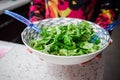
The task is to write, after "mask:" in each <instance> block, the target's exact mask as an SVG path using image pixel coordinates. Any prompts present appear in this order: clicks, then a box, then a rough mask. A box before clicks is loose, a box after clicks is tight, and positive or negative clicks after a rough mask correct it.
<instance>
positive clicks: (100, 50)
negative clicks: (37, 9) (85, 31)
mask: <svg viewBox="0 0 120 80" xmlns="http://www.w3.org/2000/svg"><path fill="white" fill-rule="evenodd" d="M48 19H51V18H48ZM54 19H57V18H54ZM63 19H64V18H63ZM68 19H71V18H68ZM72 19H76V18H72ZM43 20H47V19H43ZM43 20H40V21H43ZM78 20H82V21H88V20H83V19H78ZM40 21H35V22H33V23H34V24H37V23H39V22H40ZM88 22H90V23H93V24H95V25H97V26H99V25H98V24H96V23H94V22H91V21H88ZM99 27H100V26H99ZM27 28H29V27H28V26H27V27H26V28H25V29H24V30H23V31H22V33H21V38H22V41H23V43H24V44H25V46H27V47H28V48H29V49H31V50H32V51H34V52H37V53H40V54H42V55H46V56H51V57H57V58H78V57H85V56H89V55H93V54H97V53H99V52H102V51H103V50H104V49H105V48H107V47H108V45H109V43H110V39H111V37H110V35H109V33H108V31H106V30H105V31H106V32H107V34H108V35H109V39H108V40H109V41H108V42H107V44H106V46H104V47H103V48H101V49H99V50H97V51H95V52H92V53H87V54H83V55H79V56H58V55H52V54H46V53H44V52H41V51H38V50H35V49H33V48H32V47H30V46H29V45H28V44H27V43H25V41H24V39H23V34H24V31H25V30H26V29H27ZM100 28H102V27H100ZM103 29H104V28H103Z"/></svg>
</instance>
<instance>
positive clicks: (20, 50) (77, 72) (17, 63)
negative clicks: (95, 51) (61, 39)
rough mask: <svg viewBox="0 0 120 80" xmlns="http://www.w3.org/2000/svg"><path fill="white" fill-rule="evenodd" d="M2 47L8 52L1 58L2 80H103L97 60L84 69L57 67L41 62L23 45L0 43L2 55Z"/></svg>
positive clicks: (72, 66)
mask: <svg viewBox="0 0 120 80" xmlns="http://www.w3.org/2000/svg"><path fill="white" fill-rule="evenodd" d="M2 47H3V48H4V50H5V48H7V49H6V50H8V51H6V50H5V51H6V52H5V55H4V56H3V57H1V58H0V80H88V79H89V80H102V72H101V69H102V65H100V64H101V63H100V64H99V63H98V62H96V60H92V61H91V62H90V63H88V64H86V66H83V67H80V66H79V65H71V66H64V65H55V64H50V63H47V62H45V61H44V60H43V61H41V60H40V59H39V58H38V57H37V56H36V55H35V54H34V53H29V52H28V51H27V50H26V46H24V45H22V44H17V43H11V42H6V41H0V54H2V52H3V51H2ZM101 60H102V59H101ZM93 65H94V66H93ZM96 65H99V66H96ZM97 73H100V74H97ZM96 78H97V79H96Z"/></svg>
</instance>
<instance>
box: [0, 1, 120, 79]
mask: <svg viewBox="0 0 120 80" xmlns="http://www.w3.org/2000/svg"><path fill="white" fill-rule="evenodd" d="M29 5H30V0H17V1H16V0H0V40H3V41H10V42H14V43H18V44H23V43H22V41H21V32H22V31H23V29H24V28H25V27H26V25H24V24H23V23H21V22H19V21H17V20H15V19H13V18H11V17H10V16H6V15H4V14H2V11H3V10H4V9H9V10H12V11H14V12H16V13H19V14H21V15H23V16H24V17H26V18H28V11H29ZM112 39H113V43H112V44H111V45H110V46H109V47H108V48H107V49H106V50H105V52H104V55H103V57H105V60H104V62H105V71H104V80H120V62H119V60H120V25H119V26H117V27H116V28H115V29H114V30H113V34H112Z"/></svg>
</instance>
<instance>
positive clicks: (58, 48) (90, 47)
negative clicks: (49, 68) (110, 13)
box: [30, 21, 100, 56]
mask: <svg viewBox="0 0 120 80" xmlns="http://www.w3.org/2000/svg"><path fill="white" fill-rule="evenodd" d="M41 31H42V32H41V33H40V39H38V40H32V41H31V42H30V46H31V47H32V48H34V49H36V50H39V51H42V52H44V53H46V54H52V55H59V56H78V55H83V54H88V53H91V52H94V51H97V50H99V49H100V46H99V43H100V39H98V40H97V41H96V42H95V43H90V38H91V36H92V35H93V34H95V33H94V31H93V28H92V27H91V25H90V24H89V23H88V22H87V21H82V22H80V23H77V24H69V25H60V26H49V27H48V26H44V27H41Z"/></svg>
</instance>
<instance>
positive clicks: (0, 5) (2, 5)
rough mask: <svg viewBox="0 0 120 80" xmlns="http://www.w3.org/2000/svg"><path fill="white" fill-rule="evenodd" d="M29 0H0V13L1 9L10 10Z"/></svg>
mask: <svg viewBox="0 0 120 80" xmlns="http://www.w3.org/2000/svg"><path fill="white" fill-rule="evenodd" d="M29 2H30V0H16V1H13V0H0V14H1V13H2V11H3V10H5V9H8V10H12V9H15V8H18V7H21V6H23V5H25V4H27V3H29Z"/></svg>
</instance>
